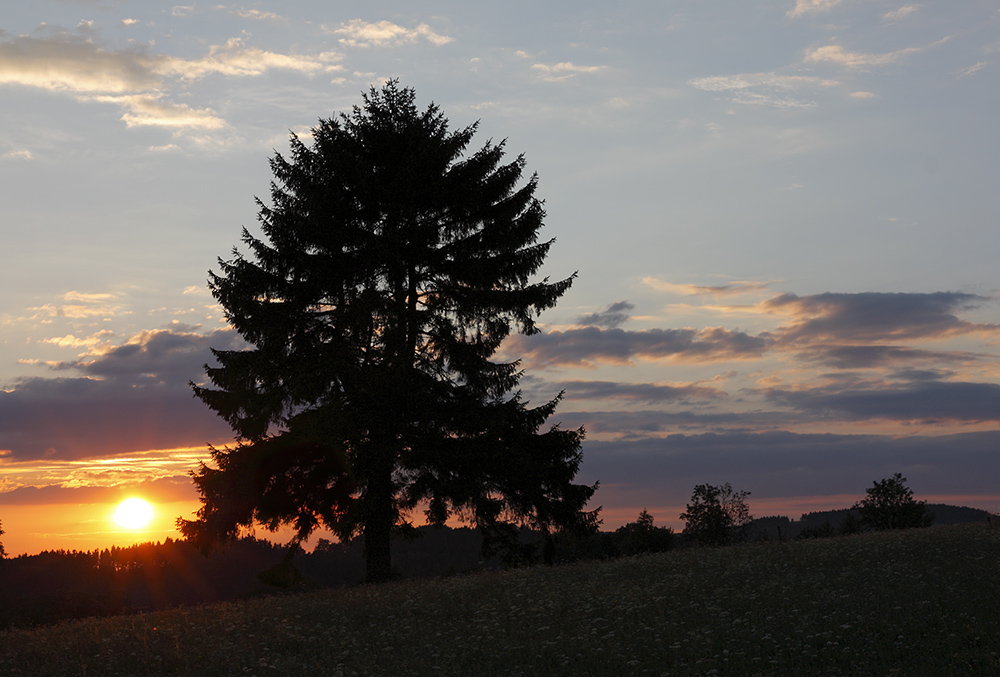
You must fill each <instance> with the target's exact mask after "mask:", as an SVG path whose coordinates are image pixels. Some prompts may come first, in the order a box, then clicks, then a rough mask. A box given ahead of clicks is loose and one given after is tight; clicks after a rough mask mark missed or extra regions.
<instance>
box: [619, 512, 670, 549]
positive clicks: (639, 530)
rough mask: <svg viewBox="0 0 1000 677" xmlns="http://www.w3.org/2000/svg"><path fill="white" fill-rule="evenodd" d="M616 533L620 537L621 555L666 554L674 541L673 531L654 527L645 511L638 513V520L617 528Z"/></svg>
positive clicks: (651, 517) (650, 517)
mask: <svg viewBox="0 0 1000 677" xmlns="http://www.w3.org/2000/svg"><path fill="white" fill-rule="evenodd" d="M616 533H617V534H618V535H619V536H621V542H620V545H619V548H620V551H621V554H623V555H640V554H643V553H648V552H666V551H667V550H669V549H670V548H671V546H672V545H673V541H674V530H673V529H671V528H670V527H658V526H654V525H653V516H652V515H650V514H649V513H648V512H647V511H646V510H645V509H643V511H642V512H640V513H639V519H637V520H636V521H635V522H629V523H628V524H626V525H625V526H623V527H619V528H618V529H617V530H616Z"/></svg>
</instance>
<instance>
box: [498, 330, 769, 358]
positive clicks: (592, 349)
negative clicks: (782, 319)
mask: <svg viewBox="0 0 1000 677" xmlns="http://www.w3.org/2000/svg"><path fill="white" fill-rule="evenodd" d="M770 344H771V337H770V335H769V334H767V333H766V332H765V333H762V334H759V335H758V336H751V335H749V334H747V333H745V332H742V331H731V330H729V329H725V328H723V327H708V328H706V329H702V330H696V329H647V330H643V331H626V330H624V329H601V328H599V327H582V328H580V329H569V330H566V331H552V332H548V333H543V334H535V335H533V336H523V335H518V336H515V337H512V340H511V341H510V342H509V347H508V350H509V351H510V352H511V353H512V354H514V355H521V356H523V357H524V358H526V359H527V360H529V361H530V362H531V363H532V364H534V365H535V366H555V365H559V366H593V365H595V364H597V363H602V362H604V363H613V364H614V363H617V364H623V363H628V362H630V361H632V360H633V359H636V358H644V359H653V360H655V359H667V358H674V359H683V360H685V361H689V362H718V361H723V360H741V359H752V358H756V357H760V356H761V355H762V354H763V353H764V352H765V351H766V350H767V349H768V346H770Z"/></svg>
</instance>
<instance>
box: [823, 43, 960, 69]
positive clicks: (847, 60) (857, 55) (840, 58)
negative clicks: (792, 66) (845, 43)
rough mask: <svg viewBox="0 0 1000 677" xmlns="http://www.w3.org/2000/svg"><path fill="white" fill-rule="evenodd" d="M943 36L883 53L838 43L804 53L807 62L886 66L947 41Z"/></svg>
mask: <svg viewBox="0 0 1000 677" xmlns="http://www.w3.org/2000/svg"><path fill="white" fill-rule="evenodd" d="M949 39H950V38H949V37H945V38H942V39H941V40H938V41H936V42H933V43H931V44H930V45H927V46H925V47H906V48H904V49H898V50H896V51H894V52H886V53H884V54H866V53H864V52H848V51H847V50H845V49H844V48H843V47H841V46H840V45H824V46H823V47H817V48H816V49H813V50H811V51H809V52H807V53H806V55H805V61H806V62H807V63H833V64H837V65H840V66H845V67H847V68H866V67H869V66H886V65H889V64H894V63H899V62H900V61H902V60H903V59H904V58H905V57H907V56H909V55H911V54H916V53H917V52H922V51H924V50H925V49H928V48H929V47H936V46H937V45H941V44H943V43H945V42H947V41H948V40H949Z"/></svg>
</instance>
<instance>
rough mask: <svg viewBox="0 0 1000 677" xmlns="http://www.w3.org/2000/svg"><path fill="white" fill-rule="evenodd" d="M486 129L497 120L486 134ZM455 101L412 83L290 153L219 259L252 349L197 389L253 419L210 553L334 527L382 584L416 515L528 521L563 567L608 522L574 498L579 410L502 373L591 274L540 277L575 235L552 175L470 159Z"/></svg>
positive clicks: (213, 370) (217, 492)
mask: <svg viewBox="0 0 1000 677" xmlns="http://www.w3.org/2000/svg"><path fill="white" fill-rule="evenodd" d="M477 124H478V123H477ZM477 124H473V125H471V126H469V127H466V128H464V129H460V130H458V131H451V130H449V128H448V121H447V119H446V118H445V117H444V115H443V114H442V113H441V111H440V110H439V109H438V107H437V106H435V105H434V104H431V105H429V106H428V107H427V108H426V110H423V111H420V110H418V108H417V106H416V103H415V92H414V91H413V90H412V89H409V88H403V87H400V86H399V84H398V82H396V81H390V82H389V83H388V84H386V85H385V86H384V87H382V88H381V89H378V90H376V89H375V88H374V87H372V88H371V90H370V91H369V92H368V93H367V94H366V95H364V96H363V105H361V106H355V107H354V108H353V110H352V112H351V113H349V114H346V113H341V114H339V115H337V116H334V117H333V118H330V119H326V120H322V119H321V120H320V123H319V126H317V127H315V128H314V129H313V130H312V137H311V144H310V145H306V143H304V142H303V140H301V139H299V138H298V137H297V136H295V135H294V134H293V135H292V137H291V154H290V157H289V158H287V159H286V158H285V157H282V156H281V155H280V154H277V153H276V154H275V155H274V157H273V158H272V159H271V169H272V171H273V174H274V180H273V181H272V184H271V204H270V205H267V204H264V202H262V201H261V200H258V201H257V202H258V206H259V215H258V219H259V222H260V231H261V233H262V237H260V238H258V237H255V236H254V235H252V234H251V233H250V232H249V231H248V230H246V229H244V230H243V235H242V241H243V243H244V244H245V245H246V247H247V248H248V255H246V256H244V255H243V254H241V253H240V252H239V251H238V250H237V249H234V250H233V254H232V258H231V259H229V260H222V259H220V260H219V267H220V272H219V273H215V272H211V273H210V278H209V287H210V289H211V291H212V294H213V295H214V296H215V298H216V299H217V300H218V301H219V303H220V304H221V305H222V307H223V308H224V310H225V314H226V317H227V319H228V321H229V322H230V323H231V324H232V326H233V327H234V328H235V329H236V330H237V331H238V332H239V333H240V335H241V336H242V337H243V338H244V339H245V340H246V342H247V344H248V346H249V347H248V348H247V349H244V350H215V351H213V353H214V355H215V358H216V360H217V361H218V366H209V365H206V373H207V376H208V381H210V384H208V383H203V384H192V386H193V388H194V392H195V395H196V396H197V397H198V398H200V399H201V400H202V401H204V402H205V403H206V404H207V405H208V406H209V407H210V408H212V409H213V410H214V411H216V412H217V413H218V414H219V415H220V416H222V417H223V418H225V420H226V421H227V422H228V423H229V424H230V425H231V426H232V428H233V430H234V432H235V436H236V443H235V446H234V447H232V448H230V447H226V448H223V449H214V448H213V449H212V450H211V454H212V459H213V461H214V467H212V466H209V465H206V464H202V465H201V467H200V468H199V469H198V470H197V471H196V472H195V473H193V477H194V481H195V484H196V486H197V489H198V490H199V492H200V494H201V500H202V507H201V509H200V510H199V512H198V519H197V520H195V521H186V520H179V525H180V527H181V529H182V531H183V533H184V534H185V535H186V536H188V537H189V538H192V539H194V540H197V541H200V542H201V543H202V544H203V545H204V544H210V543H212V542H215V541H218V540H225V539H228V538H232V537H234V536H236V535H237V534H238V533H239V532H240V531H241V529H243V528H247V527H251V526H253V525H254V524H261V525H263V526H265V527H267V528H270V529H276V528H278V527H279V526H281V525H291V526H293V527H294V529H295V533H296V541H298V540H301V539H304V538H306V537H307V536H308V535H309V534H310V533H311V532H312V531H313V530H314V529H316V528H317V527H320V526H325V527H327V528H329V529H331V530H332V531H333V532H334V533H336V534H337V535H338V536H339V537H340V538H342V539H348V538H351V537H355V536H363V537H364V552H365V557H366V560H367V563H366V567H367V573H366V576H367V579H368V580H369V581H382V580H385V579H386V578H388V577H389V575H390V571H391V568H390V535H391V533H392V532H393V531H394V530H407V529H411V530H412V522H411V520H412V519H413V516H414V513H415V512H416V511H417V509H418V508H420V507H423V508H424V512H425V517H426V520H427V521H429V522H430V523H433V524H443V523H445V522H446V521H447V520H448V519H449V518H451V517H453V516H454V517H457V518H460V519H462V520H465V521H467V522H469V523H471V524H474V525H475V526H477V527H479V528H480V529H482V530H483V532H484V535H485V536H487V539H486V544H487V547H490V546H491V545H499V544H504V545H507V546H509V547H517V546H516V542H517V535H518V532H519V530H520V529H521V528H522V527H529V528H531V529H534V530H536V531H538V532H540V533H541V534H542V536H543V542H544V543H546V544H547V545H548V546H549V547H547V548H546V549H545V550H546V552H548V553H551V542H552V541H551V534H552V533H553V532H554V531H555V530H558V529H561V528H567V527H575V526H581V525H590V526H591V527H593V525H594V524H596V521H597V520H596V514H597V511H596V510H595V511H591V512H586V511H584V510H583V509H584V506H585V505H586V503H587V501H588V500H589V499H590V498H591V496H592V495H593V493H594V491H595V489H596V485H593V486H586V485H578V484H574V483H573V479H574V477H575V475H576V473H577V469H578V466H579V464H580V461H581V458H582V456H581V451H580V445H581V441H582V439H583V435H584V431H583V429H582V428H581V429H578V430H563V429H560V428H559V427H558V425H551V426H546V421H547V420H548V419H549V417H550V416H551V415H552V414H553V413H554V411H555V409H556V406H557V404H558V402H559V399H560V398H561V396H562V394H561V393H560V394H559V395H557V396H556V397H555V398H554V399H552V400H550V401H547V402H545V403H543V404H541V405H539V406H535V407H531V406H529V402H526V401H525V400H524V399H523V398H522V396H521V393H520V391H518V390H517V389H516V388H517V385H518V382H519V379H520V377H521V373H522V372H521V369H520V367H519V364H518V362H517V361H500V360H496V361H495V360H493V359H492V358H493V357H494V355H495V354H496V352H497V350H498V349H499V348H500V346H501V344H502V342H503V341H504V339H505V338H506V337H507V336H509V335H510V333H511V332H512V331H515V330H516V331H518V332H521V333H524V334H532V333H535V332H537V331H538V330H537V328H536V326H535V320H536V318H537V316H538V314H539V313H540V312H541V311H543V310H545V309H548V308H551V307H552V306H553V305H555V303H556V301H557V299H559V297H560V296H562V295H563V293H565V292H566V290H567V289H568V288H569V287H570V285H571V284H572V281H573V277H575V274H574V275H573V276H570V277H568V278H565V279H562V280H560V281H557V282H550V281H549V279H548V278H544V279H541V280H538V279H536V278H535V277H534V276H535V273H536V272H537V271H538V269H539V268H540V266H541V265H542V263H543V261H544V259H545V257H546V255H547V253H548V251H549V248H550V247H551V245H552V243H553V240H547V241H540V240H539V237H538V236H539V229H540V228H541V227H542V225H543V218H544V216H545V212H544V209H543V205H542V203H541V201H539V200H538V199H537V198H536V197H535V189H536V186H537V182H538V179H537V176H536V175H532V176H530V177H529V178H527V179H526V180H524V181H522V175H523V172H524V167H525V160H524V157H523V156H518V157H517V158H516V159H514V160H513V161H512V162H506V163H505V162H504V143H503V142H501V143H496V144H494V143H492V142H487V143H486V144H485V145H484V146H483V147H482V148H480V149H479V150H478V151H475V152H474V153H471V154H468V155H467V154H466V149H467V148H468V146H469V144H470V142H471V140H472V137H473V135H474V134H475V132H476V128H477Z"/></svg>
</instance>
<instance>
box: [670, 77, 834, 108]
mask: <svg viewBox="0 0 1000 677" xmlns="http://www.w3.org/2000/svg"><path fill="white" fill-rule="evenodd" d="M688 84H689V85H691V86H692V87H694V88H695V89H699V90H702V91H705V92H726V93H729V94H731V95H732V96H731V98H730V101H732V102H733V103H739V104H747V105H763V106H771V107H775V108H812V107H814V106H816V105H817V104H816V102H815V101H812V100H810V99H806V98H802V97H801V96H800V95H799V93H800V92H802V91H803V90H806V91H809V92H814V91H816V90H818V89H824V88H829V87H833V86H836V85H838V84H840V83H838V82H837V81H836V80H828V79H824V78H818V77H815V76H811V75H780V74H777V73H773V72H772V73H740V74H736V75H713V76H709V77H704V78H695V79H693V80H689V81H688ZM793 94H794V95H793Z"/></svg>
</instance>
